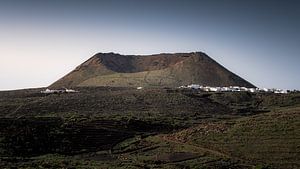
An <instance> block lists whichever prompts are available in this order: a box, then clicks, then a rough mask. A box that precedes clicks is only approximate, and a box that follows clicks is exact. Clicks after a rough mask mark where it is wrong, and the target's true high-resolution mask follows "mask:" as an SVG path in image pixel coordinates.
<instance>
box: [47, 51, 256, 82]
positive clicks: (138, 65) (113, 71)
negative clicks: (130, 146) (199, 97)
mask: <svg viewBox="0 0 300 169" xmlns="http://www.w3.org/2000/svg"><path fill="white" fill-rule="evenodd" d="M188 84H200V85H203V86H244V87H255V86H254V85H253V84H251V83H249V82H248V81H246V80H244V79H243V78H241V77H239V76H238V75H236V74H234V73H232V72H230V71H229V70H227V69H226V68H225V67H223V66H222V65H220V64H219V63H217V62H216V61H215V60H213V59H212V58H210V57H209V56H208V55H206V54H205V53H203V52H191V53H173V54H170V53H162V54H154V55H121V54H116V53H98V54H96V55H94V56H92V57H91V58H90V59H88V60H87V61H85V62H84V63H82V64H81V65H79V66H78V67H76V68H75V69H74V70H73V71H71V72H70V73H69V74H67V75H66V76H64V77H62V78H61V79H59V80H58V81H56V82H55V83H53V84H51V85H50V86H49V87H50V88H62V87H67V88H70V87H87V86H113V87H138V86H141V87H178V86H181V85H188Z"/></svg>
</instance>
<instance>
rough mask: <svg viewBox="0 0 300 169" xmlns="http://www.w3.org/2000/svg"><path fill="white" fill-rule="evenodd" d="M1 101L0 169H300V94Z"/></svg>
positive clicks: (91, 94)
mask: <svg viewBox="0 0 300 169" xmlns="http://www.w3.org/2000/svg"><path fill="white" fill-rule="evenodd" d="M40 90H41V89H28V90H19V91H8V92H0V117H1V118H0V125H1V128H0V167H1V168H13V167H15V168H283V169H285V168H300V159H299V157H300V94H299V93H290V94H263V93H255V94H253V93H247V92H240V93H232V92H228V93H199V92H196V91H193V90H177V89H167V88H166V89H158V88H145V89H143V90H136V89H135V88H117V87H96V88H86V87H82V88H77V90H79V91H80V92H79V93H72V94H53V95H44V94H40V93H39V91H40Z"/></svg>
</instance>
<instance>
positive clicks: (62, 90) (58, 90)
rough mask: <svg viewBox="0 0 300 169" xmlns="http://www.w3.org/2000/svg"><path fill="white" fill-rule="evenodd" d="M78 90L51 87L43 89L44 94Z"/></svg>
mask: <svg viewBox="0 0 300 169" xmlns="http://www.w3.org/2000/svg"><path fill="white" fill-rule="evenodd" d="M77 92H78V91H76V90H73V89H67V88H64V89H57V90H51V89H46V90H43V91H41V93H43V94H59V93H77Z"/></svg>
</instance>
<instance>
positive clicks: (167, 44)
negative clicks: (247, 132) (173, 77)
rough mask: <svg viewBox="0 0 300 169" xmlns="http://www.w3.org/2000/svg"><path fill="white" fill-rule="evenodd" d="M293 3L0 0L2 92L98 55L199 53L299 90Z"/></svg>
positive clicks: (299, 20)
mask: <svg viewBox="0 0 300 169" xmlns="http://www.w3.org/2000/svg"><path fill="white" fill-rule="evenodd" d="M299 9H300V2H299V1H297V0H295V1H293V0H285V1H276V0H263V1H262V0H257V1H255V0H248V1H243V0H236V1H234V0H207V1H201V0H194V1H193V0H182V1H179V0H149V1H143V0H107V1H101V0H98V1H92V0H84V1H76V0H72V1H71V0H70V1H63V0H51V1H50V0H49V1H40V0H39V1H38V0H36V1H34V0H27V1H21V0H19V1H17V0H7V1H5V0H0V90H6V89H19V88H28V87H42V86H47V85H50V84H51V83H52V82H54V81H55V80H57V79H59V78H60V77H62V76H63V75H65V74H66V73H68V72H69V71H71V70H72V69H74V68H75V67H76V66H77V65H79V64H80V63H82V62H83V61H85V60H87V59H88V58H89V57H91V56H92V55H93V54H95V53H97V52H117V53H121V54H155V53H162V52H164V53H165V52H192V51H203V52H205V53H207V54H208V55H209V56H211V57H212V58H213V59H215V60H216V61H218V62H219V63H220V64H222V65H223V66H225V67H226V68H228V69H229V70H231V71H233V72H234V73H236V74H238V75H240V76H241V77H243V78H245V79H246V80H248V81H250V82H252V83H253V84H255V85H257V86H258V87H268V88H272V87H275V88H283V89H300V76H299V73H300V66H299V63H300V56H299V49H300V10H299Z"/></svg>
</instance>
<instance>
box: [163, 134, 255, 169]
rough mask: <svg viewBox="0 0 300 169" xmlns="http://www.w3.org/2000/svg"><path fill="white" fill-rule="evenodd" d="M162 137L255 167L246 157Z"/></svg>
mask: <svg viewBox="0 0 300 169" xmlns="http://www.w3.org/2000/svg"><path fill="white" fill-rule="evenodd" d="M160 138H161V139H162V140H164V141H167V142H171V143H175V144H181V145H188V146H192V147H193V148H194V149H195V150H198V151H200V152H203V151H204V152H208V153H210V154H213V155H217V156H221V157H225V158H229V159H233V160H237V161H240V162H242V163H243V165H244V166H245V167H255V165H251V164H249V162H247V161H246V160H244V159H241V158H238V157H233V156H230V155H228V154H225V153H222V152H219V151H216V150H212V149H209V148H205V147H202V146H199V145H194V144H189V143H183V142H180V141H176V140H172V139H170V138H168V137H165V136H160Z"/></svg>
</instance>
